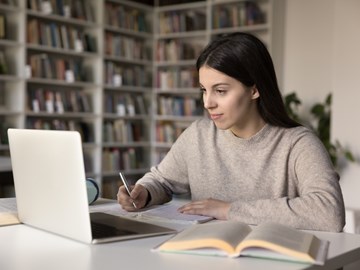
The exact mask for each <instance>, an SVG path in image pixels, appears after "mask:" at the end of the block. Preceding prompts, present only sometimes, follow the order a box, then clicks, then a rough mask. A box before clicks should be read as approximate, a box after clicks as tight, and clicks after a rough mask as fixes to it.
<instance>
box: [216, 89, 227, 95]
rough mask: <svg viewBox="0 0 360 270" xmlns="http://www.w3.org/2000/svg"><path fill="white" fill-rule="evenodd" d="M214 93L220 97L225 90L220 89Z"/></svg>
mask: <svg viewBox="0 0 360 270" xmlns="http://www.w3.org/2000/svg"><path fill="white" fill-rule="evenodd" d="M216 93H218V94H220V95H225V93H226V90H221V89H217V90H216Z"/></svg>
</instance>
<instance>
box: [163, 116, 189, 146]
mask: <svg viewBox="0 0 360 270" xmlns="http://www.w3.org/2000/svg"><path fill="white" fill-rule="evenodd" d="M187 127H188V123H181V122H164V121H161V122H158V123H157V124H156V141H157V142H161V143H174V142H175V140H176V139H177V138H178V137H179V136H180V134H181V133H182V132H183V131H184V130H185V129H186V128H187Z"/></svg>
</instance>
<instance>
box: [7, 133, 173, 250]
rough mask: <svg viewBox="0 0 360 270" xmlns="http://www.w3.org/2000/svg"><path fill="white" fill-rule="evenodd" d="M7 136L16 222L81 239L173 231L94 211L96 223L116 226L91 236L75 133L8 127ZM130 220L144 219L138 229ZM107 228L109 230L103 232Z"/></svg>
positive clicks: (119, 237)
mask: <svg viewBox="0 0 360 270" xmlns="http://www.w3.org/2000/svg"><path fill="white" fill-rule="evenodd" d="M8 136H9V146H10V156H11V163H12V170H13V177H14V186H15V193H16V201H17V208H18V216H19V220H20V221H21V222H22V223H24V224H27V225H30V226H33V227H36V228H39V229H42V230H46V231H48V232H52V233H56V234H58V235H62V236H65V237H68V238H72V239H75V240H78V241H81V242H85V243H100V242H107V241H115V240H124V239H132V238H139V237H145V236H152V235H161V234H168V233H174V231H173V230H170V229H168V228H163V227H160V226H155V225H152V224H148V223H143V222H140V221H135V220H129V219H126V218H122V217H115V216H111V217H108V216H109V215H107V214H100V215H99V214H94V216H96V217H97V222H98V223H101V224H103V225H105V224H106V223H110V224H108V225H110V226H112V225H115V227H117V228H116V229H115V230H109V229H108V230H107V231H108V232H107V234H106V235H105V236H102V237H101V240H94V239H93V237H92V230H91V223H90V215H89V206H88V201H87V190H86V181H85V169H84V160H83V152H82V143H81V137H80V134H79V133H78V132H77V131H59V130H56V131H55V130H31V129H8ZM119 207H120V206H119ZM116 220H118V221H116ZM119 220H125V221H121V222H120V221H119ZM129 222H130V223H129ZM135 223H142V224H145V225H142V226H140V227H141V228H140V229H138V227H137V226H135ZM154 227H157V228H154ZM110 231H113V235H109V232H110Z"/></svg>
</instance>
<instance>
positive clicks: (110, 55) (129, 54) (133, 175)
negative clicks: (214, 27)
mask: <svg viewBox="0 0 360 270" xmlns="http://www.w3.org/2000/svg"><path fill="white" fill-rule="evenodd" d="M104 8H105V14H107V16H105V17H104V27H103V31H104V34H103V35H104V38H105V39H104V43H105V44H104V57H103V61H104V99H103V102H104V104H103V108H104V109H103V139H102V183H103V187H104V188H103V194H105V196H108V197H113V198H114V197H116V193H117V190H118V186H120V185H121V181H120V178H119V175H118V172H119V170H121V171H122V172H123V173H124V174H125V175H126V176H127V178H128V179H129V181H130V182H134V181H136V179H138V178H139V177H141V176H142V175H143V174H144V173H145V172H146V171H147V170H148V169H149V164H150V160H149V155H150V134H149V129H150V126H149V121H150V115H149V113H150V98H151V91H152V76H151V72H152V45H153V44H152V43H153V38H152V36H153V34H152V31H153V30H152V21H153V8H152V7H150V6H145V5H141V4H137V3H133V2H126V1H110V0H106V1H105V7H104Z"/></svg>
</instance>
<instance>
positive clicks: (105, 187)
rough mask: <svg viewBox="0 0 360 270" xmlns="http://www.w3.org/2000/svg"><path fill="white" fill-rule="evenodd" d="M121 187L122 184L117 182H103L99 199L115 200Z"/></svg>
mask: <svg viewBox="0 0 360 270" xmlns="http://www.w3.org/2000/svg"><path fill="white" fill-rule="evenodd" d="M127 178H128V177H127ZM121 185H122V183H121V181H119V180H114V179H112V181H111V180H103V181H102V183H101V197H102V198H106V199H112V200H116V198H117V193H118V191H119V187H120V186H121Z"/></svg>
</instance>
